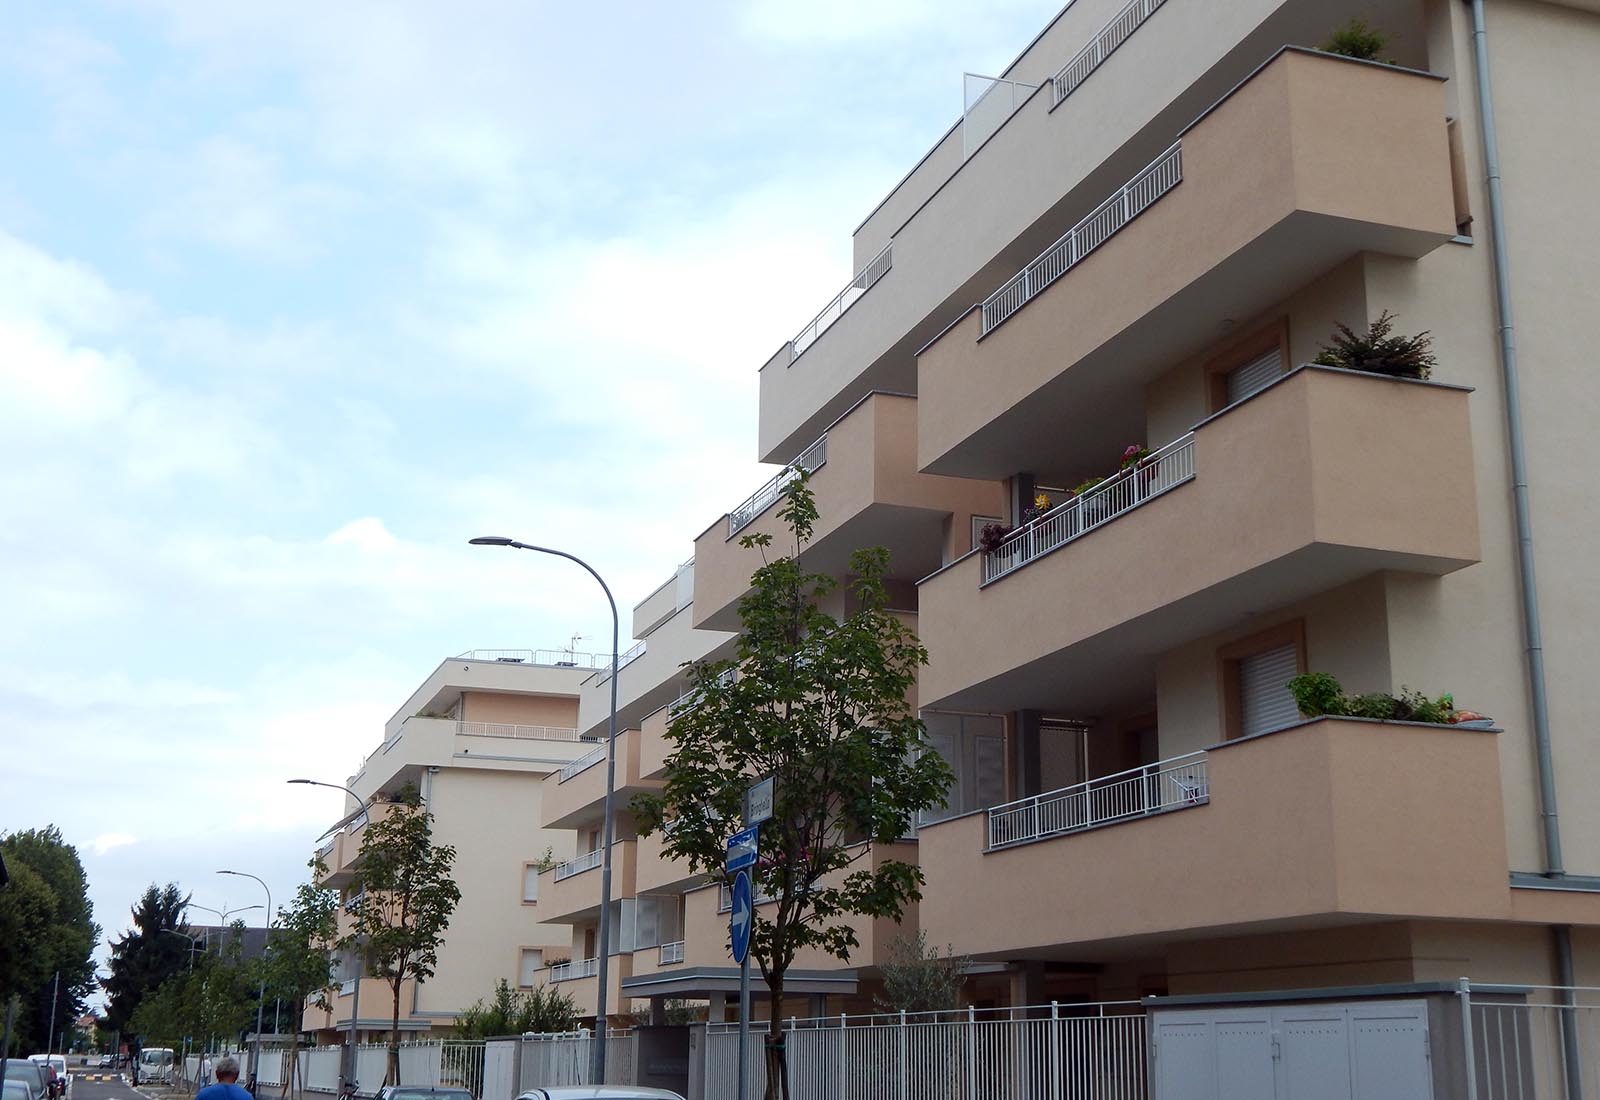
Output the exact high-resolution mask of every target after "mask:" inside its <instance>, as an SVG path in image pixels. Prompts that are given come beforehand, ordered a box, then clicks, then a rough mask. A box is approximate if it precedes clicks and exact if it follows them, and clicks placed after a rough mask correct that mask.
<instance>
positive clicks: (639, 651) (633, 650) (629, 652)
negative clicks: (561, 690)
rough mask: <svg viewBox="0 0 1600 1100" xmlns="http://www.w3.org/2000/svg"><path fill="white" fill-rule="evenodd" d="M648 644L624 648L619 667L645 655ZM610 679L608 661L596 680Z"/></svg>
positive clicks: (599, 681) (618, 661) (609, 664)
mask: <svg viewBox="0 0 1600 1100" xmlns="http://www.w3.org/2000/svg"><path fill="white" fill-rule="evenodd" d="M667 583H669V584H670V583H672V582H670V581H669V582H667ZM647 645H648V643H647V642H643V641H641V642H638V643H636V644H635V645H633V646H631V647H630V648H628V649H625V650H623V651H622V653H620V654H619V655H618V656H617V668H618V669H619V670H621V669H624V668H627V667H628V666H629V665H631V664H633V662H635V661H637V660H638V659H639V658H640V657H643V656H644V651H645V649H646V647H647ZM609 679H611V662H610V661H607V662H606V666H605V667H604V668H602V669H601V670H600V678H599V679H598V680H597V681H596V683H601V684H603V683H605V682H606V681H607V680H609Z"/></svg>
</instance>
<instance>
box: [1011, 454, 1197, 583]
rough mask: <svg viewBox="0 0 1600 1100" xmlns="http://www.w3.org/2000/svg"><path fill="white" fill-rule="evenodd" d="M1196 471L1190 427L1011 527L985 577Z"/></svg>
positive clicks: (1064, 540) (1025, 561) (1044, 550)
mask: <svg viewBox="0 0 1600 1100" xmlns="http://www.w3.org/2000/svg"><path fill="white" fill-rule="evenodd" d="M1193 477H1194V434H1193V433H1192V432H1191V433H1190V434H1188V435H1185V436H1183V437H1182V438H1180V439H1175V440H1173V441H1172V442H1171V443H1168V444H1167V445H1166V446H1164V447H1162V448H1161V449H1160V450H1157V451H1152V452H1151V453H1150V456H1149V457H1148V458H1146V459H1144V461H1142V462H1141V463H1140V464H1139V465H1138V466H1137V467H1135V468H1133V469H1129V470H1123V471H1120V472H1118V473H1117V474H1115V475H1114V476H1112V477H1110V478H1107V479H1106V480H1105V481H1103V482H1101V483H1100V484H1099V485H1096V486H1095V487H1094V488H1092V489H1087V490H1085V491H1084V492H1081V493H1079V494H1078V495H1077V496H1074V497H1072V498H1070V499H1068V500H1066V501H1063V502H1062V503H1060V504H1058V505H1056V506H1055V507H1054V508H1052V509H1050V510H1049V511H1048V512H1046V513H1045V514H1044V515H1042V516H1039V517H1038V518H1036V519H1032V520H1029V521H1028V522H1027V523H1024V524H1023V525H1022V526H1021V527H1018V528H1017V529H1016V530H1015V531H1013V532H1011V534H1009V535H1007V536H1006V537H1005V540H1004V541H1003V542H1001V543H1000V545H999V546H998V547H996V548H995V549H994V550H990V551H989V552H987V553H986V554H984V556H983V581H982V583H984V584H988V583H989V582H990V581H993V580H998V579H999V578H1001V577H1003V576H1005V575H1006V574H1007V573H1009V572H1011V571H1012V570H1013V569H1019V568H1021V567H1022V566H1024V565H1027V564H1028V563H1029V562H1031V561H1033V560H1034V559H1035V558H1038V557H1042V556H1044V555H1045V554H1048V553H1049V552H1050V551H1052V550H1055V549H1056V548H1058V547H1061V546H1065V545H1066V544H1067V543H1069V542H1071V541H1072V540H1073V539H1076V538H1079V537H1080V536H1082V535H1085V534H1087V533H1088V532H1090V531H1092V530H1094V529H1095V528H1096V527H1098V526H1100V524H1102V523H1105V522H1106V521H1107V520H1112V519H1115V518H1116V517H1117V516H1120V515H1122V514H1123V513H1124V512H1128V511H1131V510H1133V509H1134V508H1137V507H1138V506H1139V505H1141V504H1145V503H1147V502H1149V501H1151V500H1154V499H1155V498H1156V497H1158V496H1160V495H1161V494H1162V493H1164V492H1166V491H1167V490H1168V489H1176V488H1177V487H1178V486H1179V485H1182V484H1183V483H1184V482H1186V481H1189V480H1191V479H1192V478H1193Z"/></svg>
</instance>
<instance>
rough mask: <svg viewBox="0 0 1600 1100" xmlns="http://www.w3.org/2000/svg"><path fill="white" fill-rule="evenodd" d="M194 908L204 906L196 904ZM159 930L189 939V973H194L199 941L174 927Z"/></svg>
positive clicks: (182, 938)
mask: <svg viewBox="0 0 1600 1100" xmlns="http://www.w3.org/2000/svg"><path fill="white" fill-rule="evenodd" d="M195 908H196V909H201V908H204V906H199V905H197V906H195ZM161 931H162V932H164V933H166V934H167V935H169V936H177V937H178V938H179V939H181V940H188V941H189V973H191V974H193V973H194V953H195V952H196V951H198V950H200V941H199V940H197V939H195V938H194V937H193V936H191V935H189V933H187V932H180V931H178V930H177V929H176V928H163V929H162V930H161Z"/></svg>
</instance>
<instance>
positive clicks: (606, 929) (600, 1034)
mask: <svg viewBox="0 0 1600 1100" xmlns="http://www.w3.org/2000/svg"><path fill="white" fill-rule="evenodd" d="M468 541H469V542H470V543H471V544H472V545H473V546H509V547H511V548H512V549H513V550H535V551H537V552H539V553H541V554H553V555H554V556H556V557H558V558H566V559H567V560H568V561H570V562H575V563H577V564H578V565H581V566H582V567H583V568H584V569H585V570H586V571H587V572H588V574H589V576H591V577H593V578H594V579H595V580H596V581H597V582H598V583H599V585H600V590H601V591H602V592H604V593H605V594H606V603H608V604H610V605H611V722H610V726H609V728H608V732H607V737H606V801H605V824H604V825H603V826H602V839H601V841H600V846H601V854H600V963H599V966H598V968H597V974H596V976H597V977H598V979H599V983H598V984H599V987H598V989H597V990H596V993H595V1012H594V1015H595V1021H594V1028H595V1032H596V1035H595V1038H596V1040H597V1041H596V1042H595V1045H594V1083H595V1084H596V1085H602V1084H604V1083H605V1079H606V981H607V979H608V977H609V964H610V961H611V838H612V830H613V828H614V826H613V824H612V820H611V802H612V798H613V795H614V794H615V792H616V786H617V675H618V673H620V672H621V671H622V670H621V669H620V668H618V667H617V665H618V663H619V662H618V660H617V642H618V640H619V635H620V634H621V620H620V619H619V618H618V617H617V601H616V600H615V599H613V598H612V596H611V588H610V586H609V585H607V584H606V582H605V579H604V578H603V577H601V576H600V574H599V573H596V572H595V571H594V567H593V566H591V565H590V564H589V563H588V562H586V561H584V560H583V559H582V558H580V557H578V556H576V555H575V554H569V553H567V552H566V551H565V550H553V549H551V548H550V547H548V546H534V545H531V544H530V543H526V542H518V541H516V540H515V539H508V538H505V537H504V536H501V535H484V536H480V537H479V538H475V539H469V540H468Z"/></svg>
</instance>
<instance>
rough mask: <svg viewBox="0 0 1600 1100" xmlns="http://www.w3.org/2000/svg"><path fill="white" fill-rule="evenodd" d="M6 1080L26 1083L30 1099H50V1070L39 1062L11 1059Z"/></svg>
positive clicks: (7, 1066) (8, 1063)
mask: <svg viewBox="0 0 1600 1100" xmlns="http://www.w3.org/2000/svg"><path fill="white" fill-rule="evenodd" d="M6 1080H7V1081H21V1082H22V1083H23V1084H24V1085H26V1086H27V1088H28V1096H29V1100H50V1071H49V1070H48V1069H46V1068H45V1067H44V1066H41V1065H40V1064H39V1063H38V1062H29V1061H25V1060H23V1059H21V1058H13V1059H11V1060H10V1061H8V1062H7V1063H6Z"/></svg>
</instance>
